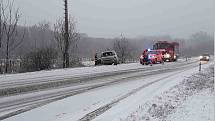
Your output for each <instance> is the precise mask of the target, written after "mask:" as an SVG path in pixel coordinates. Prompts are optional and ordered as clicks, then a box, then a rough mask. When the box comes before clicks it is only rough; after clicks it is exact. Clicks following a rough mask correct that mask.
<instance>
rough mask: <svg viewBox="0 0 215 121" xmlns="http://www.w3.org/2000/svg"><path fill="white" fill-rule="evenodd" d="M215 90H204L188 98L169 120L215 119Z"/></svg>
mask: <svg viewBox="0 0 215 121" xmlns="http://www.w3.org/2000/svg"><path fill="white" fill-rule="evenodd" d="M214 106H215V105H214V92H211V90H210V89H207V90H204V91H202V92H200V93H199V94H197V95H194V96H192V97H190V98H189V99H187V101H185V103H184V104H182V105H181V106H179V107H178V109H177V110H176V112H175V113H173V114H172V115H170V116H168V118H167V119H166V120H167V121H215V118H214V113H215V112H214Z"/></svg>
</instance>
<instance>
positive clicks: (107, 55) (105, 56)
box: [101, 51, 119, 65]
mask: <svg viewBox="0 0 215 121" xmlns="http://www.w3.org/2000/svg"><path fill="white" fill-rule="evenodd" d="M118 63H119V58H118V56H117V54H116V52H115V51H105V52H102V54H101V64H104V65H106V64H114V65H117V64H118Z"/></svg>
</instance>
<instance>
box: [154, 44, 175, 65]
mask: <svg viewBox="0 0 215 121" xmlns="http://www.w3.org/2000/svg"><path fill="white" fill-rule="evenodd" d="M153 49H154V50H158V51H161V52H162V55H163V60H164V61H170V62H172V61H177V58H178V56H179V43H178V42H168V41H157V42H156V43H155V44H154V45H153Z"/></svg>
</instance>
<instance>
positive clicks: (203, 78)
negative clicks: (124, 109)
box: [118, 66, 214, 121]
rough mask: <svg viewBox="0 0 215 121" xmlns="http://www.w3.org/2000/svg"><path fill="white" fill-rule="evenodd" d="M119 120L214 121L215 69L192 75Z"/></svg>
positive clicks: (210, 68)
mask: <svg viewBox="0 0 215 121" xmlns="http://www.w3.org/2000/svg"><path fill="white" fill-rule="evenodd" d="M118 120H119V121H181V120H184V121H214V67H212V66H210V67H209V68H207V69H206V70H205V71H203V72H201V73H197V74H195V75H192V76H191V77H189V78H187V79H185V80H184V81H183V82H181V83H180V84H178V85H176V86H174V87H172V88H171V89H169V90H168V91H165V92H163V93H162V94H161V95H159V96H156V97H154V98H153V99H152V100H149V101H148V102H146V103H144V104H142V105H140V106H139V107H138V109H136V110H135V111H133V112H132V113H130V115H128V116H127V117H125V118H120V119H118Z"/></svg>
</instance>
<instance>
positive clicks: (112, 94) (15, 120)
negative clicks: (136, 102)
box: [4, 72, 175, 121]
mask: <svg viewBox="0 0 215 121" xmlns="http://www.w3.org/2000/svg"><path fill="white" fill-rule="evenodd" d="M172 73H173V72H172ZM172 73H170V74H167V75H163V74H160V75H156V76H151V77H149V78H147V79H149V80H144V78H145V77H143V78H142V79H141V78H140V79H138V80H133V81H126V82H124V83H120V84H115V85H111V86H107V87H101V88H98V89H94V90H92V91H89V92H86V93H82V94H79V95H75V96H72V97H68V98H65V99H63V100H60V101H57V102H53V103H50V104H48V105H45V106H42V107H39V108H37V109H34V110H31V111H29V112H25V113H23V114H20V115H17V116H14V117H11V118H8V119H5V120H4V121H29V120H31V121H54V120H56V121H67V120H74V121H76V120H78V119H79V118H81V117H83V116H84V115H85V114H87V113H89V112H91V111H93V110H95V109H97V108H98V107H100V106H103V105H105V104H108V103H110V102H112V101H113V100H115V99H117V98H119V97H121V96H122V95H124V94H126V93H128V92H130V91H131V90H133V89H136V88H137V87H140V86H142V85H144V84H146V83H148V82H150V81H152V80H155V79H157V78H159V77H165V76H168V75H171V74H172ZM174 73H175V72H174ZM143 80H144V81H143ZM41 114H45V116H42V117H40V115H41ZM34 119H35V120H34Z"/></svg>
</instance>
